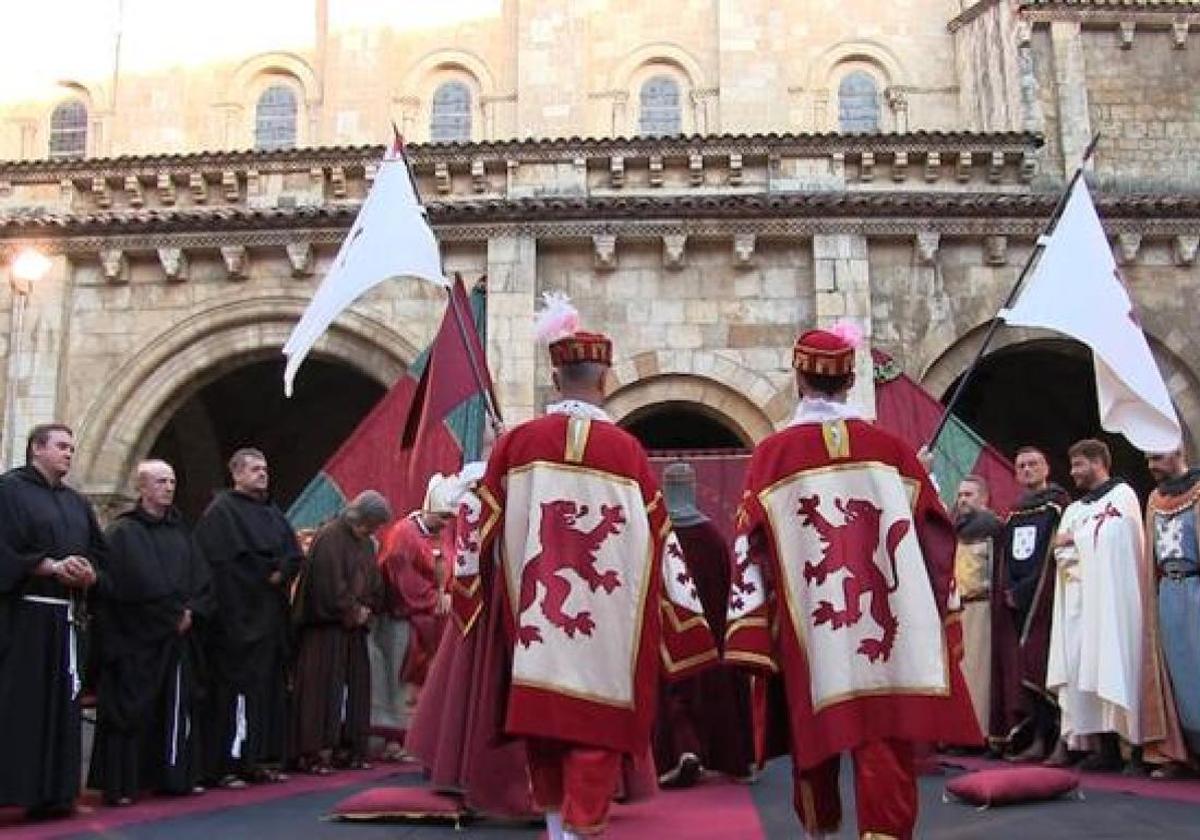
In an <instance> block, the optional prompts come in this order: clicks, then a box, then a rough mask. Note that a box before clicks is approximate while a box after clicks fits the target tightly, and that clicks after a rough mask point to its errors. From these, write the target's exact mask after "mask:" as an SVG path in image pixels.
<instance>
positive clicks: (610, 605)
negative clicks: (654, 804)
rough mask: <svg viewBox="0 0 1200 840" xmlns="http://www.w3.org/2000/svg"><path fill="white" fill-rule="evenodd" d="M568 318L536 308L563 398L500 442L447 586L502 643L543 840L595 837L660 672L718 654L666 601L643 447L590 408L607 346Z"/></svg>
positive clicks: (638, 748)
mask: <svg viewBox="0 0 1200 840" xmlns="http://www.w3.org/2000/svg"><path fill="white" fill-rule="evenodd" d="M548 304H552V305H556V306H559V307H560V308H564V309H565V308H566V307H568V306H569V304H567V303H566V302H565V299H564V298H557V299H556V298H553V296H551V297H550V298H548ZM549 308H550V306H548V309H549ZM571 313H572V317H570V318H562V319H558V321H559V322H561V323H560V325H559V326H558V327H557V328H554V327H552V326H551V327H548V326H547V324H548V322H549V319H548V318H547V316H546V313H545V312H543V316H542V318H541V321H540V324H539V330H538V333H539V336H541V337H543V338H546V339H548V340H549V341H550V342H551V343H550V345H549V349H550V359H551V363H552V364H553V366H554V383H555V387H556V388H557V390H558V391H559V393H560V394H561V396H562V398H563V399H562V400H561V401H560V402H557V403H555V404H553V405H550V406H548V407H547V413H546V416H544V417H541V418H538V419H536V420H532V421H530V422H528V423H525V424H523V425H521V426H519V427H517V428H515V429H513V430H512V431H510V432H508V433H507V434H505V435H504V436H502V437H501V438H500V439H499V440H498V441H497V442H496V446H495V448H494V449H493V450H492V454H491V457H490V458H489V460H488V466H487V471H486V473H485V475H484V478H483V482H482V484H481V485H480V487H479V490H478V495H479V498H480V500H481V501H482V508H481V511H480V513H479V516H478V520H477V522H476V523H475V531H474V533H473V534H472V535H470V536H469V537H468V538H467V542H468V543H469V545H470V547H469V548H468V550H467V553H466V555H465V557H464V561H465V562H464V568H462V569H460V570H459V572H460V574H459V578H460V579H459V581H457V582H456V589H457V590H458V592H459V595H463V594H464V593H466V597H463V598H460V597H459V595H456V609H457V608H459V607H460V606H461V607H463V608H464V609H465V613H466V619H467V622H468V623H470V622H474V621H476V620H478V622H479V624H478V626H479V627H480V628H481V629H483V630H484V631H485V632H490V633H493V634H499V635H500V636H502V638H503V639H504V644H502V645H500V646H499V647H500V649H501V651H502V652H503V653H504V654H505V656H506V658H507V662H506V663H505V667H504V671H505V674H506V675H507V683H508V684H507V687H506V690H505V691H504V692H502V694H501V708H500V710H499V711H500V712H501V714H502V718H503V723H502V728H503V731H504V733H505V734H506V735H507V736H509V737H511V738H517V739H521V740H523V741H524V742H525V747H526V752H527V755H528V759H529V775H530V781H531V783H532V790H533V794H534V799H535V800H536V801H537V803H538V805H539V806H540V807H542V808H543V809H544V810H545V811H546V822H547V827H548V829H549V832H550V837H551V840H560V839H561V838H575V837H578V836H581V835H597V834H600V833H602V832H603V831H604V827H605V822H606V820H607V816H608V809H609V803H610V800H611V797H612V796H613V794H614V792H615V790H616V786H617V783H618V779H619V778H620V773H621V764H622V757H623V756H632V757H641V756H645V755H646V753H647V751H648V749H649V741H650V727H651V723H652V720H653V717H654V711H655V702H654V700H655V690H656V685H657V682H658V677H659V672H660V669H661V668H662V667H664V665H665V666H666V667H667V668H668V670H671V671H673V672H674V673H675V675H677V676H685V675H687V674H688V673H690V672H691V671H692V670H693V669H698V668H700V667H703V666H704V665H706V664H711V663H712V662H714V661H715V659H716V650H715V648H714V646H713V642H712V635H711V633H710V631H709V630H708V625H707V624H706V623H705V621H704V618H703V615H702V614H699V613H695V612H689V611H688V610H687V609H685V608H684V607H681V606H677V605H675V604H673V603H671V602H669V601H668V600H667V599H666V595H667V594H668V593H667V588H666V587H665V586H664V580H663V578H664V574H663V567H662V550H663V541H664V539H665V537H666V534H667V530H668V528H669V525H668V521H667V515H666V510H665V505H664V503H663V498H662V494H661V493H660V492H659V491H658V488H657V484H656V482H655V480H654V477H653V473H652V472H651V468H650V464H649V462H648V461H647V459H646V455H645V453H644V452H643V450H642V447H641V445H640V444H639V443H638V442H637V440H636V439H634V438H633V437H632V436H631V435H629V434H628V433H626V432H625V431H623V430H622V429H620V428H618V427H617V426H616V425H615V424H614V423H612V422H611V420H610V419H609V417H608V415H607V414H605V412H604V411H603V410H602V409H601V408H600V403H601V402H602V401H603V399H604V381H605V378H606V376H607V374H608V370H609V367H610V365H611V363H612V361H611V360H612V343H611V341H610V340H609V339H608V338H607V337H605V336H603V335H599V334H595V333H586V332H579V331H578V329H577V326H578V315H577V313H574V312H573V310H571ZM472 572H475V573H477V577H476V576H475V575H472ZM472 577H476V579H475V580H472V579H471V578H472ZM497 589H498V590H500V592H501V594H502V595H503V597H502V598H495V599H492V598H490V597H489V595H490V594H491V593H492V592H494V591H495V590H497ZM471 593H474V598H472V596H471ZM484 605H492V609H497V608H498V610H499V612H500V613H501V616H500V618H501V619H502V620H501V621H500V622H498V623H497V622H495V621H493V620H491V618H492V616H490V615H486V614H483V615H481V613H486V611H485V606H484ZM660 657H661V659H662V664H660Z"/></svg>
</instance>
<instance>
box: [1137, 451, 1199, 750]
mask: <svg viewBox="0 0 1200 840" xmlns="http://www.w3.org/2000/svg"><path fill="white" fill-rule="evenodd" d="M1198 527H1200V469H1193V470H1189V471H1188V472H1186V473H1184V474H1183V475H1181V476H1179V477H1178V478H1173V479H1168V480H1166V481H1164V482H1162V483H1161V484H1159V485H1158V487H1157V488H1156V489H1155V490H1154V492H1153V493H1151V494H1150V500H1149V502H1148V503H1147V505H1146V534H1147V544H1148V545H1149V546H1150V548H1151V552H1152V555H1151V556H1152V559H1153V564H1152V568H1151V574H1152V578H1151V580H1150V581H1149V583H1150V587H1149V591H1150V593H1151V596H1152V600H1151V604H1152V606H1153V607H1155V609H1153V610H1152V611H1151V612H1150V615H1149V619H1148V623H1149V625H1150V628H1151V631H1152V633H1148V634H1147V635H1153V636H1155V638H1156V640H1157V641H1159V643H1160V645H1161V651H1162V659H1163V661H1164V663H1165V665H1166V672H1167V675H1168V677H1169V678H1168V679H1167V680H1163V681H1162V689H1163V694H1164V711H1165V713H1166V715H1167V716H1168V727H1170V726H1171V723H1172V720H1171V718H1172V717H1173V716H1174V715H1175V713H1176V711H1177V712H1178V725H1179V727H1180V728H1181V730H1182V735H1183V738H1184V739H1185V741H1186V748H1187V750H1189V751H1190V752H1191V753H1192V755H1193V756H1195V755H1200V538H1198V537H1197V534H1198V533H1200V532H1198Z"/></svg>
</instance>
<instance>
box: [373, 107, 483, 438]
mask: <svg viewBox="0 0 1200 840" xmlns="http://www.w3.org/2000/svg"><path fill="white" fill-rule="evenodd" d="M392 133H393V134H394V135H395V148H396V150H397V151H398V152H399V153H400V160H401V161H403V162H404V171H405V172H407V173H408V182H409V183H410V184H411V185H412V191H413V197H414V198H416V200H417V203H418V204H419V205H421V209H422V210H424V209H425V202H424V201H423V200H422V199H421V190H420V188H419V187H418V186H417V178H416V176H415V175H413V171H412V166H411V165H409V162H408V151H407V150H406V149H405V147H404V136H403V135H402V134H401V133H400V129H399V128H397V127H396V123H395V121H393V122H392ZM442 273H443V274H445V269H444V267H443V272H442ZM454 278H455V282H461V280H462V277H461V276H460V275H459V274H458V273H457V272H456V273H455V275H454ZM446 298H447V301H448V304H447V305H448V306H449V307H450V311H451V312H453V313H454V324H455V326H457V327H458V337H459V340H460V341H462V343H463V348H464V349H465V350H466V351H467V359H468V360H469V361H470V363H471V375H472V376H474V377H475V384H476V385H477V386H478V387H479V391H480V393H482V394H483V407H484V410H485V411H486V412H487V416H488V421H489V422H490V423H491V426H492V432H493V433H494V434H495V435H496V436H497V437H499V436H500V434H501V433H502V432H503V431H504V420H503V418H502V417H501V416H500V407H499V406H498V405H497V404H496V397H495V394H494V393H493V392H492V379H491V376H490V375H485V374H484V372H483V370H481V369H480V363H479V359H477V358H475V352H474V351H473V350H472V342H471V341H470V340H469V337H468V335H467V327H466V324H465V323H464V321H463V313H462V309H461V307H459V305H458V298H457V296H456V295H455V294H454V286H453V285H450V284H448V285H447V286H446ZM471 323H472V325H473V324H474V323H475V319H474V318H472V319H471Z"/></svg>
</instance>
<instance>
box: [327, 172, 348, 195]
mask: <svg viewBox="0 0 1200 840" xmlns="http://www.w3.org/2000/svg"><path fill="white" fill-rule="evenodd" d="M329 184H330V186H331V187H332V188H333V197H334V198H345V197H346V169H345V168H344V167H341V166H334V167H332V168H331V169H330V170H329Z"/></svg>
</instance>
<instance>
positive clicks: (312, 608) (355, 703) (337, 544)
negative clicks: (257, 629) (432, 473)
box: [292, 490, 392, 775]
mask: <svg viewBox="0 0 1200 840" xmlns="http://www.w3.org/2000/svg"><path fill="white" fill-rule="evenodd" d="M391 518H392V511H391V508H390V507H389V506H388V503H387V499H385V498H384V497H383V496H382V495H381V494H379V493H377V492H376V491H374V490H367V491H365V492H363V493H360V494H359V495H358V496H357V497H356V498H355V499H354V501H352V502H351V503H350V505H349V506H348V507H347V508H346V509H345V511H343V512H342V514H341V515H340V516H338V517H337V518H336V519H335V520H333V521H332V522H330V523H328V524H327V525H325V526H324V527H322V528H321V530H320V531H318V532H317V534H316V536H315V537H314V538H313V542H312V546H311V547H310V549H309V552H308V559H307V561H306V563H305V566H304V572H303V574H302V575H301V578H300V583H299V585H298V586H297V589H296V595H295V600H294V601H293V604H292V616H293V620H294V622H295V624H296V627H297V631H298V637H299V638H298V645H299V655H298V657H297V661H296V693H295V698H294V710H295V711H294V714H293V715H292V721H293V726H294V732H293V738H294V742H293V743H294V744H295V750H296V754H297V763H298V765H299V766H300V768H301V769H302V770H306V771H308V772H310V773H314V774H318V775H326V774H328V773H330V772H332V763H333V760H334V757H335V754H338V753H340V754H341V755H340V756H339V757H340V758H344V759H345V761H346V763H348V764H349V765H350V766H351V767H363V766H365V760H366V755H367V736H368V732H369V729H370V725H371V669H370V662H369V659H368V655H367V629H368V622H369V621H370V620H371V616H372V615H373V614H375V613H376V612H378V610H379V608H380V601H381V600H382V582H381V580H380V578H379V572H378V570H377V569H376V565H375V543H374V542H373V541H372V539H371V537H372V535H373V534H374V533H375V532H376V531H377V530H379V528H380V527H381V526H383V525H384V524H386V523H387V522H388V520H390V519H391Z"/></svg>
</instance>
